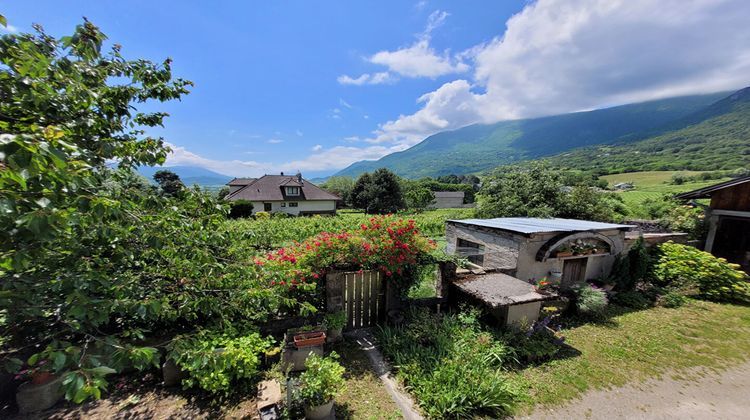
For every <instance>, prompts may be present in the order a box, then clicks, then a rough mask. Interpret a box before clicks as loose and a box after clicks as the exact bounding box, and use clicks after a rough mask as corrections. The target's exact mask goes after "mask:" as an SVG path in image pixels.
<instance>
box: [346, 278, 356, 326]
mask: <svg viewBox="0 0 750 420" xmlns="http://www.w3.org/2000/svg"><path fill="white" fill-rule="evenodd" d="M345 279H346V316H347V320H346V328H347V329H352V328H354V276H352V275H351V273H347V274H346V275H345Z"/></svg>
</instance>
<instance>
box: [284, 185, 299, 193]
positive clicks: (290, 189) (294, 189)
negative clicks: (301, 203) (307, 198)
mask: <svg viewBox="0 0 750 420" xmlns="http://www.w3.org/2000/svg"><path fill="white" fill-rule="evenodd" d="M286 195H299V187H286Z"/></svg>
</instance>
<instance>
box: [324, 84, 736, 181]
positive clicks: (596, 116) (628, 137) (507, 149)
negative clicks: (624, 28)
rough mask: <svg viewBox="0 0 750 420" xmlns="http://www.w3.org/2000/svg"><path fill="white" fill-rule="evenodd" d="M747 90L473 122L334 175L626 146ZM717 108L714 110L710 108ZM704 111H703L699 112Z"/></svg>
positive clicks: (434, 169) (477, 165)
mask: <svg viewBox="0 0 750 420" xmlns="http://www.w3.org/2000/svg"><path fill="white" fill-rule="evenodd" d="M732 96H738V98H744V97H747V96H750V90H749V89H742V90H738V91H736V92H734V93H732V92H717V93H712V94H704V95H690V96H681V97H674V98H666V99H659V100H653V101H647V102H640V103H634V104H626V105H620V106H616V107H610V108H603V109H598V110H592V111H583V112H575V113H569V114H561V115H553V116H546V117H539V118H531V119H522V120H510V121H501V122H498V123H495V124H484V125H481V124H474V125H469V126H466V127H462V128H459V129H456V130H450V131H444V132H440V133H436V134H433V135H431V136H429V137H427V138H426V139H424V140H423V141H422V142H420V143H418V144H416V145H414V146H412V147H411V148H409V149H406V150H404V151H401V152H396V153H392V154H389V155H386V156H384V157H382V158H380V159H378V160H375V161H359V162H355V163H353V164H352V165H350V166H349V167H347V168H344V169H343V170H341V171H339V172H337V173H336V174H335V175H334V176H352V177H356V176H358V175H359V174H361V173H363V172H371V171H373V170H375V169H377V168H380V167H386V168H388V169H391V170H393V171H394V172H395V173H396V174H398V175H400V176H404V177H406V178H419V177H423V176H432V177H435V176H440V175H448V174H452V173H454V174H469V173H478V172H482V171H485V170H488V169H492V168H494V167H496V166H502V165H505V164H512V163H515V162H521V161H524V160H531V159H538V158H542V157H545V156H555V155H557V154H560V153H564V152H567V151H570V150H574V149H578V148H582V147H584V148H585V147H592V146H596V145H603V144H626V143H632V142H637V141H640V140H644V139H647V138H650V137H654V136H658V135H661V134H663V133H666V132H669V131H673V130H677V129H681V128H684V127H685V126H688V125H691V124H695V123H697V122H700V120H702V119H707V118H709V117H710V116H711V115H712V114H711V113H714V114H719V113H720V112H722V109H726V105H722V104H721V101H728V100H729V98H730V97H732ZM712 106H714V108H713V109H712V108H711V107H712ZM700 112H705V113H706V114H705V115H702V116H701V115H700V114H699V113H700Z"/></svg>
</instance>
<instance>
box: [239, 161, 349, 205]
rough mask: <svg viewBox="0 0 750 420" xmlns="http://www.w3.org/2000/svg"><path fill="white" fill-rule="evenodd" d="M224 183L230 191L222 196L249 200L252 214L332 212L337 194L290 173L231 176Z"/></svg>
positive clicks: (299, 175) (337, 199)
mask: <svg viewBox="0 0 750 420" xmlns="http://www.w3.org/2000/svg"><path fill="white" fill-rule="evenodd" d="M227 185H229V187H230V193H229V194H228V195H227V196H226V197H225V200H229V201H236V200H246V201H250V202H251V203H253V214H256V213H257V212H260V211H263V212H268V213H279V212H281V213H287V214H290V215H293V216H306V215H314V214H336V204H337V202H338V201H340V200H341V198H339V197H338V196H336V195H334V194H331V193H329V192H327V191H324V190H322V189H320V188H319V187H318V186H317V185H315V184H313V183H311V182H310V181H308V180H306V179H304V178H302V174H296V175H293V176H290V175H284V173H283V172H282V173H281V174H280V175H264V176H262V177H260V178H257V179H254V178H235V179H233V180H232V181H230V182H229V183H228V184H227Z"/></svg>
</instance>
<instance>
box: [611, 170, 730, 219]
mask: <svg viewBox="0 0 750 420" xmlns="http://www.w3.org/2000/svg"><path fill="white" fill-rule="evenodd" d="M700 174H703V172H699V171H646V172H628V173H621V174H613V175H604V176H602V177H600V179H603V180H605V181H607V183H608V184H609V186H610V187H611V186H613V185H615V184H618V183H621V182H627V183H631V184H633V186H634V189H632V190H628V191H618V192H617V194H619V195H620V196H621V197H622V199H623V202H624V203H625V205H626V206H627V208H628V211H629V214H631V215H632V216H634V217H641V218H649V216H648V215H647V214H645V213H644V211H645V209H644V208H643V207H644V203H645V202H646V201H647V200H659V199H661V198H662V197H663V196H665V195H675V194H679V193H681V192H686V191H692V190H695V189H698V188H703V187H707V186H709V185H713V184H716V183H718V182H722V181H725V180H727V179H729V178H718V179H711V180H705V181H704V180H700V181H698V180H696V181H690V182H685V183H683V184H679V185H676V184H674V183H672V182H671V181H672V179H673V177H674V176H676V175H681V176H686V177H690V176H697V175H700Z"/></svg>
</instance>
